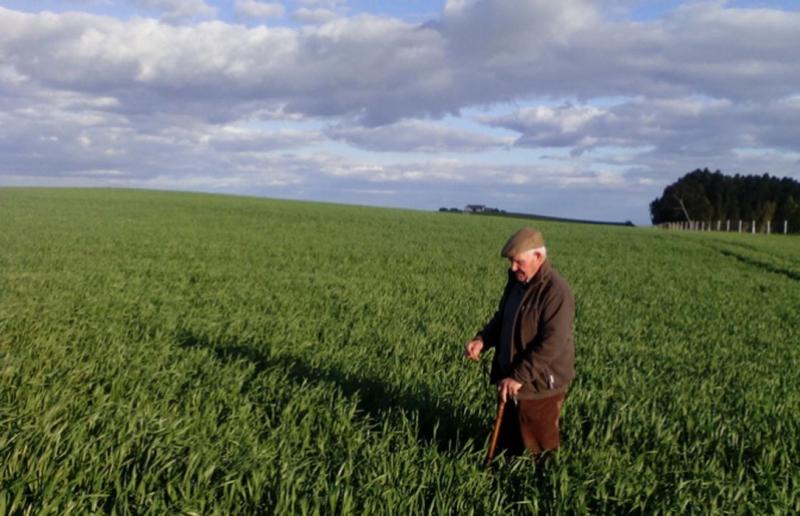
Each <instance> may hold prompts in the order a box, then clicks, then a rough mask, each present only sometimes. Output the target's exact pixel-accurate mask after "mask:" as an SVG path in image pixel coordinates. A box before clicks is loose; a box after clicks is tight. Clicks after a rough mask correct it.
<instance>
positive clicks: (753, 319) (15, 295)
mask: <svg viewBox="0 0 800 516" xmlns="http://www.w3.org/2000/svg"><path fill="white" fill-rule="evenodd" d="M531 223H532V221H520V220H514V219H507V218H493V217H480V216H465V215H460V214H450V213H423V212H413V211H403V210H389V209H376V208H364V207H347V206H336V205H324V204H312V203H299V202H288V201H275V200H264V199H255V198H240V197H228V196H214V195H199V194H180V193H160V192H144V191H114V190H66V189H64V190H58V189H0V514H6V513H16V514H28V513H30V514H34V513H36V514H62V513H67V512H72V513H92V512H114V513H117V514H139V513H153V514H163V513H189V514H193V513H196V514H214V513H217V514H234V513H280V514H311V513H334V514H349V513H356V514H373V513H398V514H408V513H423V512H424V513H433V514H470V513H473V514H485V513H493V512H513V513H528V512H543V513H576V512H593V513H601V514H604V513H614V514H616V513H623V512H635V513H641V512H645V513H652V512H658V513H675V514H677V513H686V512H694V513H710V512H714V513H717V512H720V513H778V514H781V513H797V512H798V511H800V494H798V493H800V449H798V442H800V375H799V374H798V373H797V371H798V370H800V346H798V344H800V343H799V342H798V331H797V328H800V309H799V308H800V240H798V239H797V238H795V237H784V236H782V235H781V236H778V235H773V236H766V235H749V234H745V235H739V234H730V235H728V234H719V233H702V234H700V233H679V232H669V231H665V230H657V229H631V228H619V227H600V226H589V225H577V224H575V225H571V224H564V223H554V222H541V223H537V224H536V225H537V226H538V227H539V228H540V229H541V230H542V231H543V233H544V235H545V238H546V240H547V243H548V248H549V251H550V256H551V260H552V262H553V263H554V265H555V266H556V268H557V269H559V270H560V272H561V273H562V274H563V275H564V276H565V277H566V278H567V280H568V281H569V282H570V283H571V285H572V287H573V290H574V292H575V295H576V299H577V319H576V329H575V331H576V346H577V351H578V363H577V369H578V377H577V379H576V381H575V383H574V385H573V387H572V389H571V391H570V393H569V396H568V398H567V401H566V404H565V406H564V412H563V418H562V449H561V450H560V451H559V452H557V453H554V454H551V456H550V460H547V461H544V462H543V463H541V464H537V463H535V462H534V461H533V460H531V459H529V458H521V459H517V460H509V461H505V460H503V459H501V460H500V461H499V466H498V468H497V470H496V471H495V472H494V473H491V474H490V473H487V472H486V471H484V470H483V469H482V468H481V462H482V459H483V454H484V451H485V445H486V440H487V438H488V434H489V431H490V427H491V423H492V419H493V415H494V409H495V405H494V399H493V395H492V390H491V389H489V388H488V386H487V385H486V383H485V382H486V378H485V376H484V375H483V373H482V369H481V367H479V366H476V365H475V364H472V363H467V362H466V361H465V360H464V359H463V358H462V357H461V354H462V350H463V344H464V342H466V341H467V340H468V339H469V338H470V337H472V335H473V334H474V332H475V331H476V330H478V329H479V328H480V327H481V326H482V324H483V323H484V322H485V321H486V320H487V318H488V317H489V316H490V315H491V314H492V312H493V310H494V309H495V306H496V303H497V300H498V297H499V295H500V293H501V291H502V288H503V282H504V280H505V268H506V263H505V262H504V261H503V260H502V259H501V258H500V257H499V249H500V248H501V247H502V244H503V243H504V242H505V240H506V238H507V237H508V236H509V235H510V234H511V233H512V232H513V231H515V230H516V229H518V228H519V227H521V226H523V225H529V224H531ZM485 360H486V359H485Z"/></svg>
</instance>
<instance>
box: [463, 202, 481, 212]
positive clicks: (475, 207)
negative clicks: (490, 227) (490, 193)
mask: <svg viewBox="0 0 800 516" xmlns="http://www.w3.org/2000/svg"><path fill="white" fill-rule="evenodd" d="M485 211H486V206H484V205H483V204H467V205H466V206H464V213H483V212H485Z"/></svg>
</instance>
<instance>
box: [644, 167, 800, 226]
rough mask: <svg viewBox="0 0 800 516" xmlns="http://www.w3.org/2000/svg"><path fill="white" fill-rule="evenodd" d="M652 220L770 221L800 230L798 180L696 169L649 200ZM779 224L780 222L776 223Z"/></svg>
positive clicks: (656, 221) (761, 222)
mask: <svg viewBox="0 0 800 516" xmlns="http://www.w3.org/2000/svg"><path fill="white" fill-rule="evenodd" d="M650 218H651V220H652V222H653V224H661V223H664V222H681V221H717V220H721V221H725V220H731V221H737V220H744V221H756V224H758V225H759V226H764V225H766V223H767V222H770V224H771V225H772V227H773V228H776V227H783V221H784V220H786V221H788V223H789V231H790V232H793V233H797V232H800V182H798V181H795V180H794V179H791V178H788V177H784V178H778V177H774V176H770V175H769V174H764V175H761V176H758V175H751V176H741V175H739V174H736V175H735V176H726V175H724V174H722V172H720V171H719V170H717V171H716V172H711V171H710V170H709V169H707V168H705V169H702V170H700V169H697V170H694V171H692V172H689V173H688V174H686V175H685V176H683V177H681V178H680V179H678V180H677V181H676V182H674V183H672V184H671V185H669V186H667V187H666V188H665V189H664V193H663V194H662V195H661V197H658V198H656V199H654V200H653V202H651V203H650ZM778 225H780V226H778Z"/></svg>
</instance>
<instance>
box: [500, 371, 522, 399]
mask: <svg viewBox="0 0 800 516" xmlns="http://www.w3.org/2000/svg"><path fill="white" fill-rule="evenodd" d="M521 388H522V384H521V383H519V382H518V381H516V380H515V379H513V378H511V377H509V378H503V379H502V380H500V381H499V382H498V383H497V395H498V396H499V397H500V401H502V402H503V403H505V402H506V401H508V399H509V398H511V397H512V396H516V395H517V393H518V392H519V390H520V389H521Z"/></svg>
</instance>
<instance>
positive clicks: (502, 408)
mask: <svg viewBox="0 0 800 516" xmlns="http://www.w3.org/2000/svg"><path fill="white" fill-rule="evenodd" d="M505 409H506V402H505V401H501V402H499V403H498V404H497V417H495V419H494V429H493V430H492V439H491V441H490V442H489V450H488V452H487V453H486V460H485V461H483V467H484V468H488V467H489V466H491V465H492V461H493V460H494V452H495V449H496V448H497V438H498V437H500V424H501V423H502V422H503V411H505Z"/></svg>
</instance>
